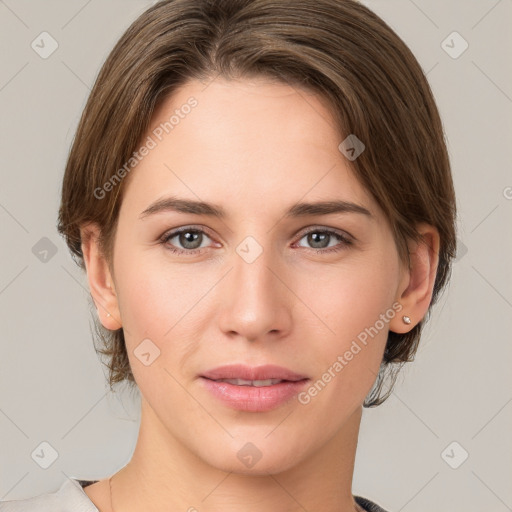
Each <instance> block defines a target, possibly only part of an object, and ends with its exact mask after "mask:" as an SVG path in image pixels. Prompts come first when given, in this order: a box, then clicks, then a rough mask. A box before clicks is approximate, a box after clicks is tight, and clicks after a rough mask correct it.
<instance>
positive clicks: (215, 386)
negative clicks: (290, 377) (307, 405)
mask: <svg viewBox="0 0 512 512" xmlns="http://www.w3.org/2000/svg"><path fill="white" fill-rule="evenodd" d="M201 380H202V381H203V383H204V385H205V386H206V389H207V390H208V391H209V392H210V393H211V394H212V395H214V396H215V397H217V398H218V399H220V400H221V401H223V402H224V403H225V404H226V405H228V406H229V407H231V408H233V409H238V410H240V411H248V412H265V411H271V410H272V409H275V408H276V407H279V406H280V405H283V404H284V403H286V402H287V401H288V400H290V399H292V398H293V397H294V396H296V395H297V394H299V393H300V391H301V390H302V389H303V388H304V386H305V385H306V384H307V382H308V380H309V379H303V380H299V381H296V382H290V381H288V382H280V383H279V384H274V385H272V386H261V387H256V386H237V385H235V384H229V383H228V382H216V381H214V380H211V379H207V378H206V377H201Z"/></svg>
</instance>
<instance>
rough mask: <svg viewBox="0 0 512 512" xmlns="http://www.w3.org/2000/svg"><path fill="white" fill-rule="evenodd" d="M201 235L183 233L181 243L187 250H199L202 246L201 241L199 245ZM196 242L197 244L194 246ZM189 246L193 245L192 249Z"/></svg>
mask: <svg viewBox="0 0 512 512" xmlns="http://www.w3.org/2000/svg"><path fill="white" fill-rule="evenodd" d="M199 235H200V233H198V232H196V231H185V232H184V233H181V236H180V243H181V244H182V245H183V247H186V248H187V249H197V248H198V247H199V246H200V245H201V241H199V244H197V240H198V239H199ZM194 242H196V243H195V244H194ZM189 244H192V247H190V245H189Z"/></svg>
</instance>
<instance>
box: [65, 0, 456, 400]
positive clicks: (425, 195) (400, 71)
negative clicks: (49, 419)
mask: <svg viewBox="0 0 512 512" xmlns="http://www.w3.org/2000/svg"><path fill="white" fill-rule="evenodd" d="M218 76H221V77H224V78H228V79H231V78H233V79H243V78H252V77H263V78H268V79H271V80H273V81H276V80H277V81H279V82H282V83H285V84H288V85H291V86H293V87H296V88H297V89H303V90H305V91H308V92H313V93H316V94H318V95H319V96H320V97H322V98H323V99H324V100H326V101H327V104H328V105H329V106H330V112H331V114H332V117H333V120H334V122H335V127H336V128H337V129H338V130H339V137H340V138H339V140H340V143H341V141H343V140H344V139H345V138H346V137H347V136H348V135H350V134H355V135H356V136H357V138H358V139H359V140H361V141H362V142H363V143H364V145H365V150H364V151H363V152H362V153H361V154H360V156H359V157H358V158H357V159H356V160H353V161H351V162H350V166H351V168H352V169H353V172H354V174H355V176H356V178H357V179H358V180H359V182H360V183H361V184H362V186H363V187H364V188H365V189H366V190H367V191H368V192H369V193H370V194H371V195H372V197H374V199H375V200H376V201H377V203H378V204H379V206H380V207H381V208H382V210H383V212H384V213H385V215H386V217H387V220H388V222H389V224H390V226H391V229H392V233H393V236H394V240H395V243H396V245H397V249H398V253H399V255H400V259H401V261H402V262H408V258H409V253H408V249H407V241H408V240H413V241H421V236H420V234H419V233H418V232H417V230H416V227H417V225H418V224H419V223H428V224H430V225H432V226H434V227H435V228H437V230H438V232H439V235H440V248H439V264H438V268H437V274H436V279H435V284H434V289H433V294H432V300H431V304H430V306H429V309H428V312H427V314H426V316H425V319H422V320H421V321H420V322H418V323H417V324H416V325H415V326H414V328H412V329H411V330H410V331H409V332H407V333H405V334H399V333H395V332H392V331H390V332H389V335H388V340H387V344H386V348H385V352H384V356H383V360H382V362H381V367H380V371H379V375H378V377H377V379H376V381H375V384H374V386H373V388H372V390H371V391H370V393H369V395H368V396H367V397H366V400H365V402H364V404H363V405H364V406H365V407H373V406H377V405H380V404H381V403H383V402H384V401H385V400H386V399H387V398H388V397H389V395H390V394H391V392H392V388H393V386H394V383H395V381H396V377H397V374H398V371H399V370H400V369H401V367H402V366H403V364H404V363H406V362H409V361H412V360H413V359H414V356H415V353H416V351H417V348H418V343H419V340H420V334H421V330H422V327H423V325H424V321H426V320H428V319H429V315H430V312H431V308H432V305H433V304H434V303H435V302H436V301H437V299H438V297H439V294H440V292H441V291H442V290H443V288H444V287H445V285H446V284H447V282H448V279H449V277H450V272H451V263H452V259H453V258H454V257H455V251H456V202H455V193H454V187H453V183H452V176H451V171H450V163H449V157H448V152H447V148H446V143H445V138H444V132H443V127H442V123H441V119H440V116H439V113H438V110H437V107H436V104H435V100H434V98H433V94H432V91H431V89H430V87H429V84H428V82H427V79H426V77H425V74H424V73H423V71H422V69H421V67H420V65H419V63H418V62H417V60H416V59H415V57H414V56H413V54H412V53H411V51H410V50H409V49H408V47H407V46H406V45H405V44H404V42H403V41H402V40H401V39H400V37H399V36H398V35H397V34H396V33H395V32H394V31H393V30H392V29H391V28H390V27H389V26H388V25H387V24H386V23H385V22H384V21H383V20H382V19H381V18H379V17H378V16H377V15H376V14H374V13H373V12H372V11H371V10H369V9H368V8H366V7H365V6H363V5H362V4H360V3H358V2H356V1H355V0H162V1H160V2H158V3H156V4H155V5H153V6H152V7H150V8H149V9H148V10H146V11H145V12H144V13H143V14H142V15H141V16H140V17H139V18H138V19H136V20H135V22H133V24H132V25H131V26H130V27H129V28H128V29H127V31H126V32H125V33H124V35H123V36H122V37H121V39H120V40H119V41H118V42H117V44H116V45H115V47H114V49H113V50H112V51H111V53H110V55H109V56H108V57H107V59H106V61H105V63H104V65H103V67H102V68H101V70H100V73H99V75H98V77H97V79H96V82H95V84H94V87H93V89H92V91H91V94H90V96H89V99H88V101H87V104H86V106H85V109H84V111H83V113H82V116H81V119H80V123H79V126H78V129H77V132H76V134H75V138H74V141H73V144H72V147H71V150H70V153H69V157H68V161H67V165H66V170H65V174H64V179H63V187H62V202H61V206H60V210H59V219H58V229H59V232H60V233H61V234H62V235H63V236H64V238H65V239H66V242H67V244H68V246H69V248H70V250H71V253H72V255H73V257H74V259H75V261H76V262H77V263H78V264H79V265H80V266H81V268H82V269H85V266H84V261H83V254H82V249H81V244H82V242H83V240H82V239H81V235H80V227H81V226H84V225H85V224H86V223H89V222H93V223H96V224H97V225H99V227H100V231H101V235H100V240H99V242H100V246H101V248H102V250H103V252H104V254H105V256H106V258H107V261H109V262H111V256H112V249H113V243H114V238H115V232H116V225H117V221H118V215H119V209H120V205H121V201H122V197H123V189H124V184H125V182H126V181H127V180H121V181H120V182H119V183H117V184H115V186H112V187H111V191H109V192H108V193H104V190H105V188H104V185H105V184H106V183H112V178H113V177H115V176H119V173H120V170H121V169H123V167H124V168H126V167H125V166H126V162H128V161H129V160H130V158H132V156H133V153H134V151H136V150H137V149H138V147H139V145H140V143H141V140H143V138H144V137H145V136H146V135H147V132H148V130H149V128H150V121H151V119H152V114H153V112H154V111H155V109H156V108H157V106H158V105H159V104H160V103H161V102H162V101H163V100H165V99H166V98H167V97H168V96H169V95H172V93H173V92H174V91H176V89H177V88H178V87H180V86H182V85H184V84H186V83H187V82H189V81H190V80H193V79H198V80H202V81H205V82H206V81H210V80H213V79H215V78H216V77H218ZM98 190H101V191H103V192H102V193H101V194H98ZM94 321H95V326H96V332H97V333H98V334H99V338H100V339H101V341H102V342H103V345H104V348H97V347H96V350H97V351H98V352H100V353H101V354H103V355H106V356H107V357H108V364H107V366H108V368H109V372H110V373H109V383H110V388H111V390H112V386H113V384H115V383H119V382H122V381H126V382H128V383H131V384H132V385H134V386H133V387H136V383H135V380H134V377H133V374H132V371H131V368H130V364H129V360H128V355H127V352H126V346H125V339H124V333H123V329H122V328H120V329H118V330H116V331H108V330H106V329H105V328H103V326H101V324H99V321H98V320H97V318H96V317H95V320H94ZM385 382H388V384H389V385H388V386H384V383H385ZM385 389H386V392H383V390H385Z"/></svg>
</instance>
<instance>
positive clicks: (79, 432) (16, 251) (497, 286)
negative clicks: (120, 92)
mask: <svg viewBox="0 0 512 512" xmlns="http://www.w3.org/2000/svg"><path fill="white" fill-rule="evenodd" d="M152 3H154V2H151V1H147V0H108V1H101V2H100V1H99V0H80V1H78V0H72V1H71V0H46V1H44V2H36V1H29V0H0V44H1V48H2V57H1V59H2V61H1V66H0V109H1V116H0V141H1V153H0V158H1V165H0V173H1V179H0V184H1V185H0V223H1V224H0V225H1V240H2V242H1V247H2V250H1V260H0V312H1V313H0V314H1V351H0V432H1V434H0V500H1V499H20V498H25V497H28V496H34V495H36V494H40V493H43V492H50V491H54V490H55V489H56V488H57V486H58V485H59V484H60V483H61V482H62V481H63V479H64V478H65V475H67V476H75V477H80V478H91V479H93V478H94V479H96V478H103V477H105V476H107V475H109V474H111V473H113V472H115V471H116V470H117V469H119V468H120V467H121V466H123V465H124V464H126V463H127V462H128V460H129V458H130V456H131V453H132V450H133V448H134V445H135V441H136V436H137V432H138V402H137V401H136V400H135V401H133V400H131V399H130V396H129V395H128V394H126V393H125V394H124V395H121V396H120V397H116V396H112V395H111V394H110V393H109V392H108V388H107V386H106V383H105V375H104V371H105V370H104V369H103V367H102V366H101V364H100V363H99V361H98V359H97V357H96V354H95V352H94V349H93V343H92V338H91V334H90V317H89V307H88V292H87V287H86V281H85V276H83V275H82V274H81V272H80V271H79V269H78V268H77V267H76V266H75V264H74V263H73V261H72V260H71V257H70V256H69V254H68V251H67V248H66V246H65V244H64V243H63V241H62V240H61V239H60V237H59V236H58V234H57V231H56V228H55V225H56V215H57V209H58V204H59V192H60V183H61V178H62V174H63V169H64V165H65V160H66V156H67V153H68V151H69V147H70V144H71V141H72V137H73V135H74V131H75V129H76V125H77V122H78V119H79V116H80V114H81V111H82V108H83V107H84V105H85V101H86V98H87V96H88V93H89V90H90V88H91V86H92V84H93V82H94V79H95V77H96V75H97V73H98V71H99V68H100V66H101V64H102V63H103V61H104V59H105V57H106V56H107V54H108V53H109V51H110V49H111V48H112V46H113V45H114V43H115V42H116V40H117V39H118V38H119V37H120V35H121V34H122V33H123V31H124V30H125V29H126V28H127V27H128V25H129V24H130V23H131V22H132V21H133V20H134V19H135V18H136V17H137V16H138V15H139V14H140V13H141V12H142V11H143V10H144V9H145V8H146V7H148V6H149V5H150V4H152ZM365 4H367V5H368V6H369V7H370V8H372V9H374V10H375V11H376V12H377V13H378V14H379V15H381V16H382V17H383V18H384V19H385V20H386V21H387V22H388V23H389V24H390V25H391V26H392V27H393V28H394V29H395V30H396V31H397V32H398V34H399V35H400V36H401V37H402V38H403V39H404V40H405V41H406V43H407V44H408V45H409V46H410V47H411V49H412V50H413V52H414V53H415V55H416V56H417V58H418V60H419V61H420V63H421V65H422V66H423V68H424V70H425V71H426V72H428V78H429V81H430V83H431V86H432V88H433V91H434V94H435V96H436V98H437V101H438V105H439V108H440V111H441V115H442V118H443V121H444V125H445V129H446V134H447V139H448V143H449V150H450V155H451V160H452V166H453V175H454V180H455V187H456V191H457V196H458V208H459V239H460V241H461V243H460V248H461V252H460V253H459V255H458V260H457V262H456V263H455V265H454V269H453V275H452V281H451V285H450V287H449V288H448V290H447V291H446V292H445V294H444V295H443V296H442V298H441V300H440V303H439V304H438V305H437V306H436V307H435V308H434V311H433V316H432V320H431V322H430V323H429V324H428V325H427V327H426V330H425V334H424V336H423V339H422V342H421V346H420V349H419V352H418V355H417V357H416V361H415V362H414V363H412V364H410V365H408V366H407V367H406V368H405V369H404V371H403V373H402V375H401V377H400V378H399V381H398V383H397V386H396V387H395V391H394V393H393V395H392V396H391V397H390V398H389V399H388V401H387V402H386V403H385V404H384V405H382V406H381V407H379V408H376V409H371V410H365V411H364V415H363V421H362V426H361V433H360V438H359V447H358V454H357V458H356V469H355V474H354V485H353V492H354V493H355V494H361V495H363V496H367V497H369V498H371V499H374V500H375V501H377V502H378V503H380V504H381V506H383V507H385V508H386V509H389V511H390V512H398V511H404V512H409V511H411V512H412V511H416V512H431V511H432V510H436V511H462V510H464V511H467V512H476V511H484V510H485V511H486V512H491V511H493V512H494V511H495V512H505V511H507V510H512V486H511V485H510V483H511V481H512V436H511V435H510V434H511V426H512V386H511V384H512V377H511V371H510V368H511V365H510V363H511V356H512V343H511V341H512V339H511V335H510V333H511V330H512V314H511V313H512V310H511V308H512V269H511V267H512V265H511V261H512V260H511V254H512V229H511V226H512V222H511V221H512V173H511V160H512V157H511V151H510V148H511V140H510V139H511V138H510V134H511V121H512V116H511V112H512V86H511V76H512V73H511V63H510V62H511V60H510V58H509V57H507V55H509V54H510V48H512V30H511V21H512V0H479V1H476V0H475V1H467V0H456V1H454V0H451V1H449V2H446V1H443V0H435V1H427V0H414V1H413V0H368V1H366V2H365ZM43 31H47V32H48V33H49V34H51V36H52V37H53V38H54V39H55V40H56V41H57V43H58V48H57V50H56V51H55V52H54V53H53V54H52V55H50V56H49V57H48V58H46V59H43V58H41V57H40V55H39V54H38V53H36V51H34V50H33V49H32V47H31V43H32V41H34V40H35V41H36V43H37V41H40V39H38V36H39V35H40V34H41V32H43ZM454 31H456V32H458V33H459V34H460V36H461V37H462V38H464V40H466V41H467V43H468V44H469V47H468V48H467V50H466V51H465V52H464V53H462V54H461V55H460V56H458V58H452V56H450V55H449V54H448V53H447V51H449V52H451V53H452V55H454V54H457V53H458V52H460V50H461V49H462V48H463V46H462V45H463V41H462V39H460V38H459V36H457V35H451V36H450V34H452V32H454ZM448 36H450V37H448ZM45 37H46V36H45ZM447 37H448V39H447ZM445 40H446V42H445V43H444V44H442V42H443V41H445ZM39 44H40V46H41V43H39ZM450 47H451V48H450ZM45 48H46V50H48V48H50V46H49V40H46V44H45ZM40 50H42V48H40ZM445 50H447V51H445ZM43 237H47V238H48V239H49V240H51V242H52V243H53V244H54V245H55V248H56V250H57V252H56V254H55V255H52V253H51V252H49V253H48V254H46V255H45V254H44V253H43V252H41V251H42V249H41V247H43V249H44V247H45V246H44V244H48V242H46V241H43V242H40V240H41V238H43ZM38 242H39V244H43V246H41V245H36V244H37V243H38ZM34 246H35V247H36V249H34V250H33V248H34ZM34 253H35V254H34ZM45 258H46V261H41V259H43V260H44V259H45ZM44 441H46V442H48V443H49V444H50V445H51V446H52V447H53V448H54V449H55V450H56V451H57V453H58V458H57V459H56V460H55V462H54V463H53V464H52V465H51V466H50V467H49V468H48V469H42V468H41V467H40V466H39V465H38V464H37V463H36V462H35V460H37V457H36V456H35V454H34V455H32V454H33V453H34V451H35V453H39V452H40V450H41V447H40V444H41V443H42V442H44ZM454 441H456V442H457V443H458V445H455V447H454V446H453V445H452V446H451V447H449V445H450V444H451V443H452V442H454ZM447 447H449V448H448V450H446V451H445V449H446V448H447ZM465 452H467V453H468V455H469V456H468V458H467V460H465V461H464V462H463V463H462V464H461V465H460V466H459V467H458V468H457V469H453V468H452V467H450V465H449V464H448V463H447V461H449V462H450V463H451V464H452V465H457V464H459V463H460V462H461V460H462V459H463V455H464V453H465ZM46 453H49V451H48V450H46ZM443 453H444V455H443Z"/></svg>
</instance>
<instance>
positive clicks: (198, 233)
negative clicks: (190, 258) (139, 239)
mask: <svg viewBox="0 0 512 512" xmlns="http://www.w3.org/2000/svg"><path fill="white" fill-rule="evenodd" d="M205 238H210V237H209V236H208V235H207V234H206V232H205V231H204V230H203V229H200V228H196V227H192V226H184V227H182V228H179V229H175V230H173V231H168V232H166V233H164V234H163V235H162V237H161V238H160V241H161V243H163V244H165V245H166V247H167V248H168V249H169V250H170V251H171V252H173V253H176V254H187V255H194V254H198V253H200V252H201V249H202V248H204V247H205V246H204V245H203V242H204V241H205ZM173 239H176V240H175V241H174V242H173V243H171V240H173ZM177 244H179V245H181V247H179V246H178V247H176V245H177Z"/></svg>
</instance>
